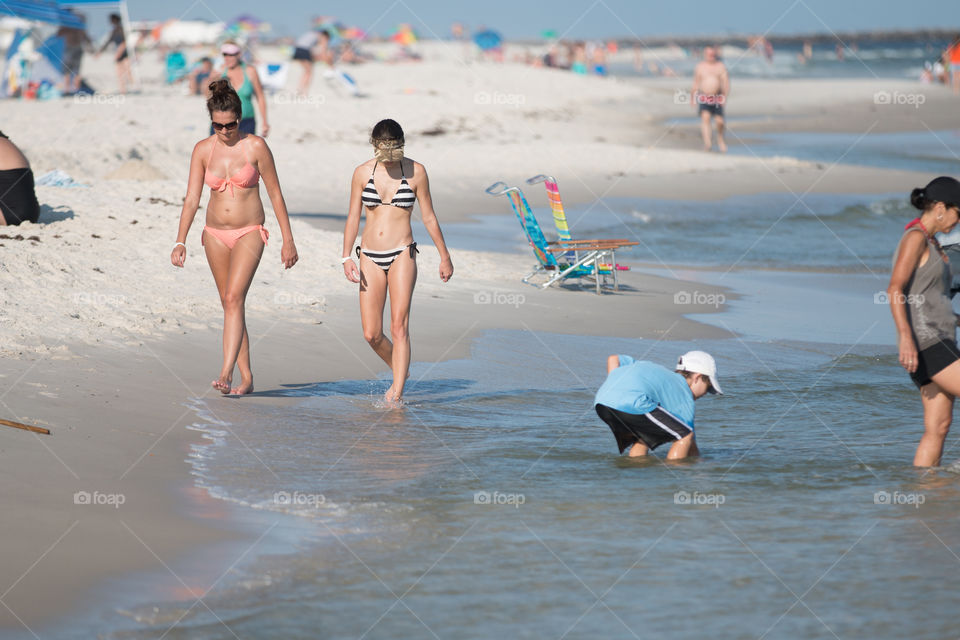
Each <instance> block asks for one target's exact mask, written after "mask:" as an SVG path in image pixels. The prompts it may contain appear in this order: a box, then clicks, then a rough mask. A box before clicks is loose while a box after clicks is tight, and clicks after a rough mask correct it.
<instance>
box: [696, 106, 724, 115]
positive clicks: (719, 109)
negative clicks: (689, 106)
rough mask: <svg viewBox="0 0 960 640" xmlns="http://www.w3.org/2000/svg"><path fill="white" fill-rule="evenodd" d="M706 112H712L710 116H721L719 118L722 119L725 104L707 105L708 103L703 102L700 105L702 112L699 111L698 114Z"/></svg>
mask: <svg viewBox="0 0 960 640" xmlns="http://www.w3.org/2000/svg"><path fill="white" fill-rule="evenodd" d="M704 111H709V112H710V115H713V116H719V117H721V118H722V117H723V104H722V103H717V102H712V103H709V104H706V103H703V102H701V103H700V110H699V111H697V113H698V114H700V113H703V112H704Z"/></svg>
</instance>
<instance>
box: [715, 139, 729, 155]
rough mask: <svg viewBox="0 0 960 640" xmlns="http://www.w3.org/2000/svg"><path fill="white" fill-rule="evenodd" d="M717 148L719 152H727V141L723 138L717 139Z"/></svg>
mask: <svg viewBox="0 0 960 640" xmlns="http://www.w3.org/2000/svg"><path fill="white" fill-rule="evenodd" d="M717 149H720V153H726V152H727V143H726V142H724V141H723V140H717Z"/></svg>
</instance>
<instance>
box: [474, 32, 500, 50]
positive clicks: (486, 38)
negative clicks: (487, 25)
mask: <svg viewBox="0 0 960 640" xmlns="http://www.w3.org/2000/svg"><path fill="white" fill-rule="evenodd" d="M473 41H474V42H475V43H476V44H477V46H478V47H480V50H481V51H489V50H491V49H499V48H500V45H502V44H503V37H501V35H500V34H499V33H497V32H496V31H491V30H489V29H488V30H487V31H481V32H480V33H478V34H476V35H474V36H473Z"/></svg>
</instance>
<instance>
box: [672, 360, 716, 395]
mask: <svg viewBox="0 0 960 640" xmlns="http://www.w3.org/2000/svg"><path fill="white" fill-rule="evenodd" d="M677 371H689V372H690V373H702V374H703V375H705V376H707V377H708V378H710V386H711V387H712V388H711V389H710V391H711V393H719V394H720V395H723V391H721V389H720V385H719V384H718V383H717V363H716V362H715V361H714V359H713V356H711V355H710V354H709V353H707V352H706V351H688V352H686V353H685V354H683V355H682V356H680V358H679V359H678V360H677Z"/></svg>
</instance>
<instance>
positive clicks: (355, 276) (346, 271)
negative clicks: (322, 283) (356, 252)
mask: <svg viewBox="0 0 960 640" xmlns="http://www.w3.org/2000/svg"><path fill="white" fill-rule="evenodd" d="M343 275H345V276H347V280H349V281H350V282H354V283H358V282H360V269H358V268H357V263H356V262H354V261H353V259H350V260H347V261H346V262H344V263H343Z"/></svg>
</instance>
